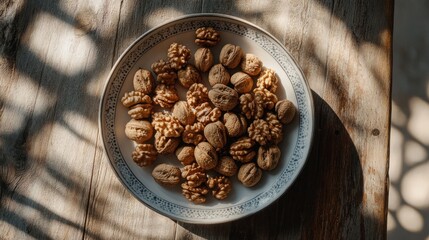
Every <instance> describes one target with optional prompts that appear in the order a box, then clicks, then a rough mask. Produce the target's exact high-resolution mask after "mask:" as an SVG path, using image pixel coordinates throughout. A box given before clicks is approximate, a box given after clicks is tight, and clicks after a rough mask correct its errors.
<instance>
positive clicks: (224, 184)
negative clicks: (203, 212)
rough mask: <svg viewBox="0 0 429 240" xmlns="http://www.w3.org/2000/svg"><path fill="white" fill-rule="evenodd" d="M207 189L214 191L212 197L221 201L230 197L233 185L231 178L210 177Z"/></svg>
mask: <svg viewBox="0 0 429 240" xmlns="http://www.w3.org/2000/svg"><path fill="white" fill-rule="evenodd" d="M207 187H209V188H210V189H211V191H212V195H213V196H214V197H215V198H216V199H219V200H223V199H225V198H227V197H228V194H229V193H230V192H231V190H232V183H231V181H230V180H229V178H227V177H225V176H217V177H210V178H209V179H208V180H207Z"/></svg>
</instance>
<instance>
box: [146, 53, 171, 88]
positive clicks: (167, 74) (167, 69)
mask: <svg viewBox="0 0 429 240" xmlns="http://www.w3.org/2000/svg"><path fill="white" fill-rule="evenodd" d="M151 68H152V70H153V72H155V74H156V75H157V76H156V80H157V81H158V82H159V83H162V84H167V85H173V84H174V83H175V81H176V79H177V73H176V70H175V69H174V68H173V67H172V65H171V63H170V62H169V61H165V60H163V59H160V60H158V61H157V62H154V63H152V65H151Z"/></svg>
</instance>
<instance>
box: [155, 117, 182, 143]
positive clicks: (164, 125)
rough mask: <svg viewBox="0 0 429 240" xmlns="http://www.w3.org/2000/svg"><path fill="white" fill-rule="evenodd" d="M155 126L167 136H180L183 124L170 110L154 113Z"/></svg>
mask: <svg viewBox="0 0 429 240" xmlns="http://www.w3.org/2000/svg"><path fill="white" fill-rule="evenodd" d="M152 126H153V128H154V129H155V130H156V131H157V132H159V133H161V134H162V135H163V136H166V137H180V136H181V134H182V132H183V126H182V125H181V124H180V122H179V120H177V118H175V117H174V116H172V115H171V114H170V113H169V112H156V113H154V114H153V115H152Z"/></svg>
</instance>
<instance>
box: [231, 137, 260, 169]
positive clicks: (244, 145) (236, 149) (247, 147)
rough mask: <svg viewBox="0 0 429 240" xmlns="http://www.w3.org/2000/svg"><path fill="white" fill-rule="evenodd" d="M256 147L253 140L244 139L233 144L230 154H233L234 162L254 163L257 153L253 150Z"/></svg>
mask: <svg viewBox="0 0 429 240" xmlns="http://www.w3.org/2000/svg"><path fill="white" fill-rule="evenodd" d="M254 146H255V142H254V141H253V140H252V139H251V138H249V137H242V138H240V139H238V140H237V141H236V142H234V143H232V144H231V146H230V148H229V154H231V156H232V158H233V159H234V160H237V161H239V162H242V163H247V162H250V161H252V160H253V158H254V157H255V156H256V152H255V151H254V149H253V147H254Z"/></svg>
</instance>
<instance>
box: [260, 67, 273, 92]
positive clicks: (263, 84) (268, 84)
mask: <svg viewBox="0 0 429 240" xmlns="http://www.w3.org/2000/svg"><path fill="white" fill-rule="evenodd" d="M278 85H279V79H278V78H277V76H276V73H275V72H274V70H272V69H269V68H264V69H263V70H262V72H261V74H260V75H259V77H258V79H257V80H256V87H257V88H265V89H267V90H268V91H270V92H272V93H276V91H277V88H278Z"/></svg>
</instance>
